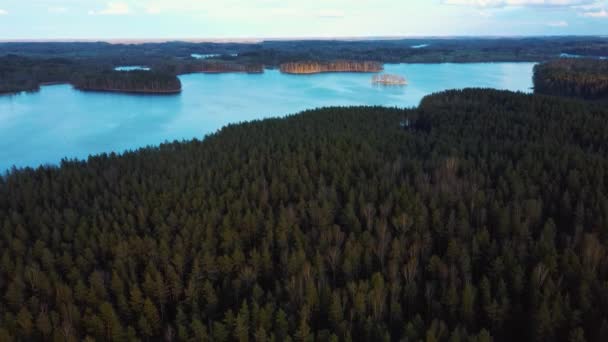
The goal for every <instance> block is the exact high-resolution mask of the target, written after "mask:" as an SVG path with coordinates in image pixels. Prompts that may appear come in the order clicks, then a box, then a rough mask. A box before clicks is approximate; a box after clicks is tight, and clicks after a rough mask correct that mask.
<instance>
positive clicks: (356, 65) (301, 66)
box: [280, 61, 384, 74]
mask: <svg viewBox="0 0 608 342" xmlns="http://www.w3.org/2000/svg"><path fill="white" fill-rule="evenodd" d="M280 70H281V72H282V73H285V74H318V73H324V72H381V71H382V70H384V65H383V64H382V63H379V62H370V61H333V62H313V61H302V62H289V63H283V64H281V66H280Z"/></svg>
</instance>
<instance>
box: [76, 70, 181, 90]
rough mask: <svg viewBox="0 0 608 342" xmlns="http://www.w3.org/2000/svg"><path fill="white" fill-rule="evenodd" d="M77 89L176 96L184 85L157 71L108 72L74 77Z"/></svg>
mask: <svg viewBox="0 0 608 342" xmlns="http://www.w3.org/2000/svg"><path fill="white" fill-rule="evenodd" d="M71 83H72V84H73V85H74V87H75V88H76V89H79V90H89V91H110V92H129V93H146V94H175V93H179V92H180V91H181V89H182V84H181V82H180V80H179V78H177V77H176V76H175V75H172V74H166V73H161V72H156V71H141V70H136V71H127V72H125V71H107V72H101V73H96V74H86V73H85V74H82V75H77V76H73V77H72V80H71Z"/></svg>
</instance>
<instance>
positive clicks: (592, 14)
mask: <svg viewBox="0 0 608 342" xmlns="http://www.w3.org/2000/svg"><path fill="white" fill-rule="evenodd" d="M582 15H583V17H588V18H608V11H606V9H605V8H602V9H600V10H597V11H589V12H583V14H582Z"/></svg>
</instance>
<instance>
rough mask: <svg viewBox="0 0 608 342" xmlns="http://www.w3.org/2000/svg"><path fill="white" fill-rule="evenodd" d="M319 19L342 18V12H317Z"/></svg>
mask: <svg viewBox="0 0 608 342" xmlns="http://www.w3.org/2000/svg"><path fill="white" fill-rule="evenodd" d="M319 17H321V18H329V19H331V18H334V19H337V18H344V12H343V11H340V10H335V9H324V10H321V11H320V12H319Z"/></svg>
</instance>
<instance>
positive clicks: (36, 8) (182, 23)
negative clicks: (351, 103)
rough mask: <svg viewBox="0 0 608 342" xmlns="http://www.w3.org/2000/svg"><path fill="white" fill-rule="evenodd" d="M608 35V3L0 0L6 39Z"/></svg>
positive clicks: (0, 33)
mask: <svg viewBox="0 0 608 342" xmlns="http://www.w3.org/2000/svg"><path fill="white" fill-rule="evenodd" d="M563 34H569V35H586V34H590V35H608V0H602V1H595V0H301V1H296V0H213V1H211V0H112V1H107V0H0V40H9V39H60V38H72V39H119V38H132V39H143V38H254V37H266V38H267V37H340V36H420V35H423V36H424V35H563Z"/></svg>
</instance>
